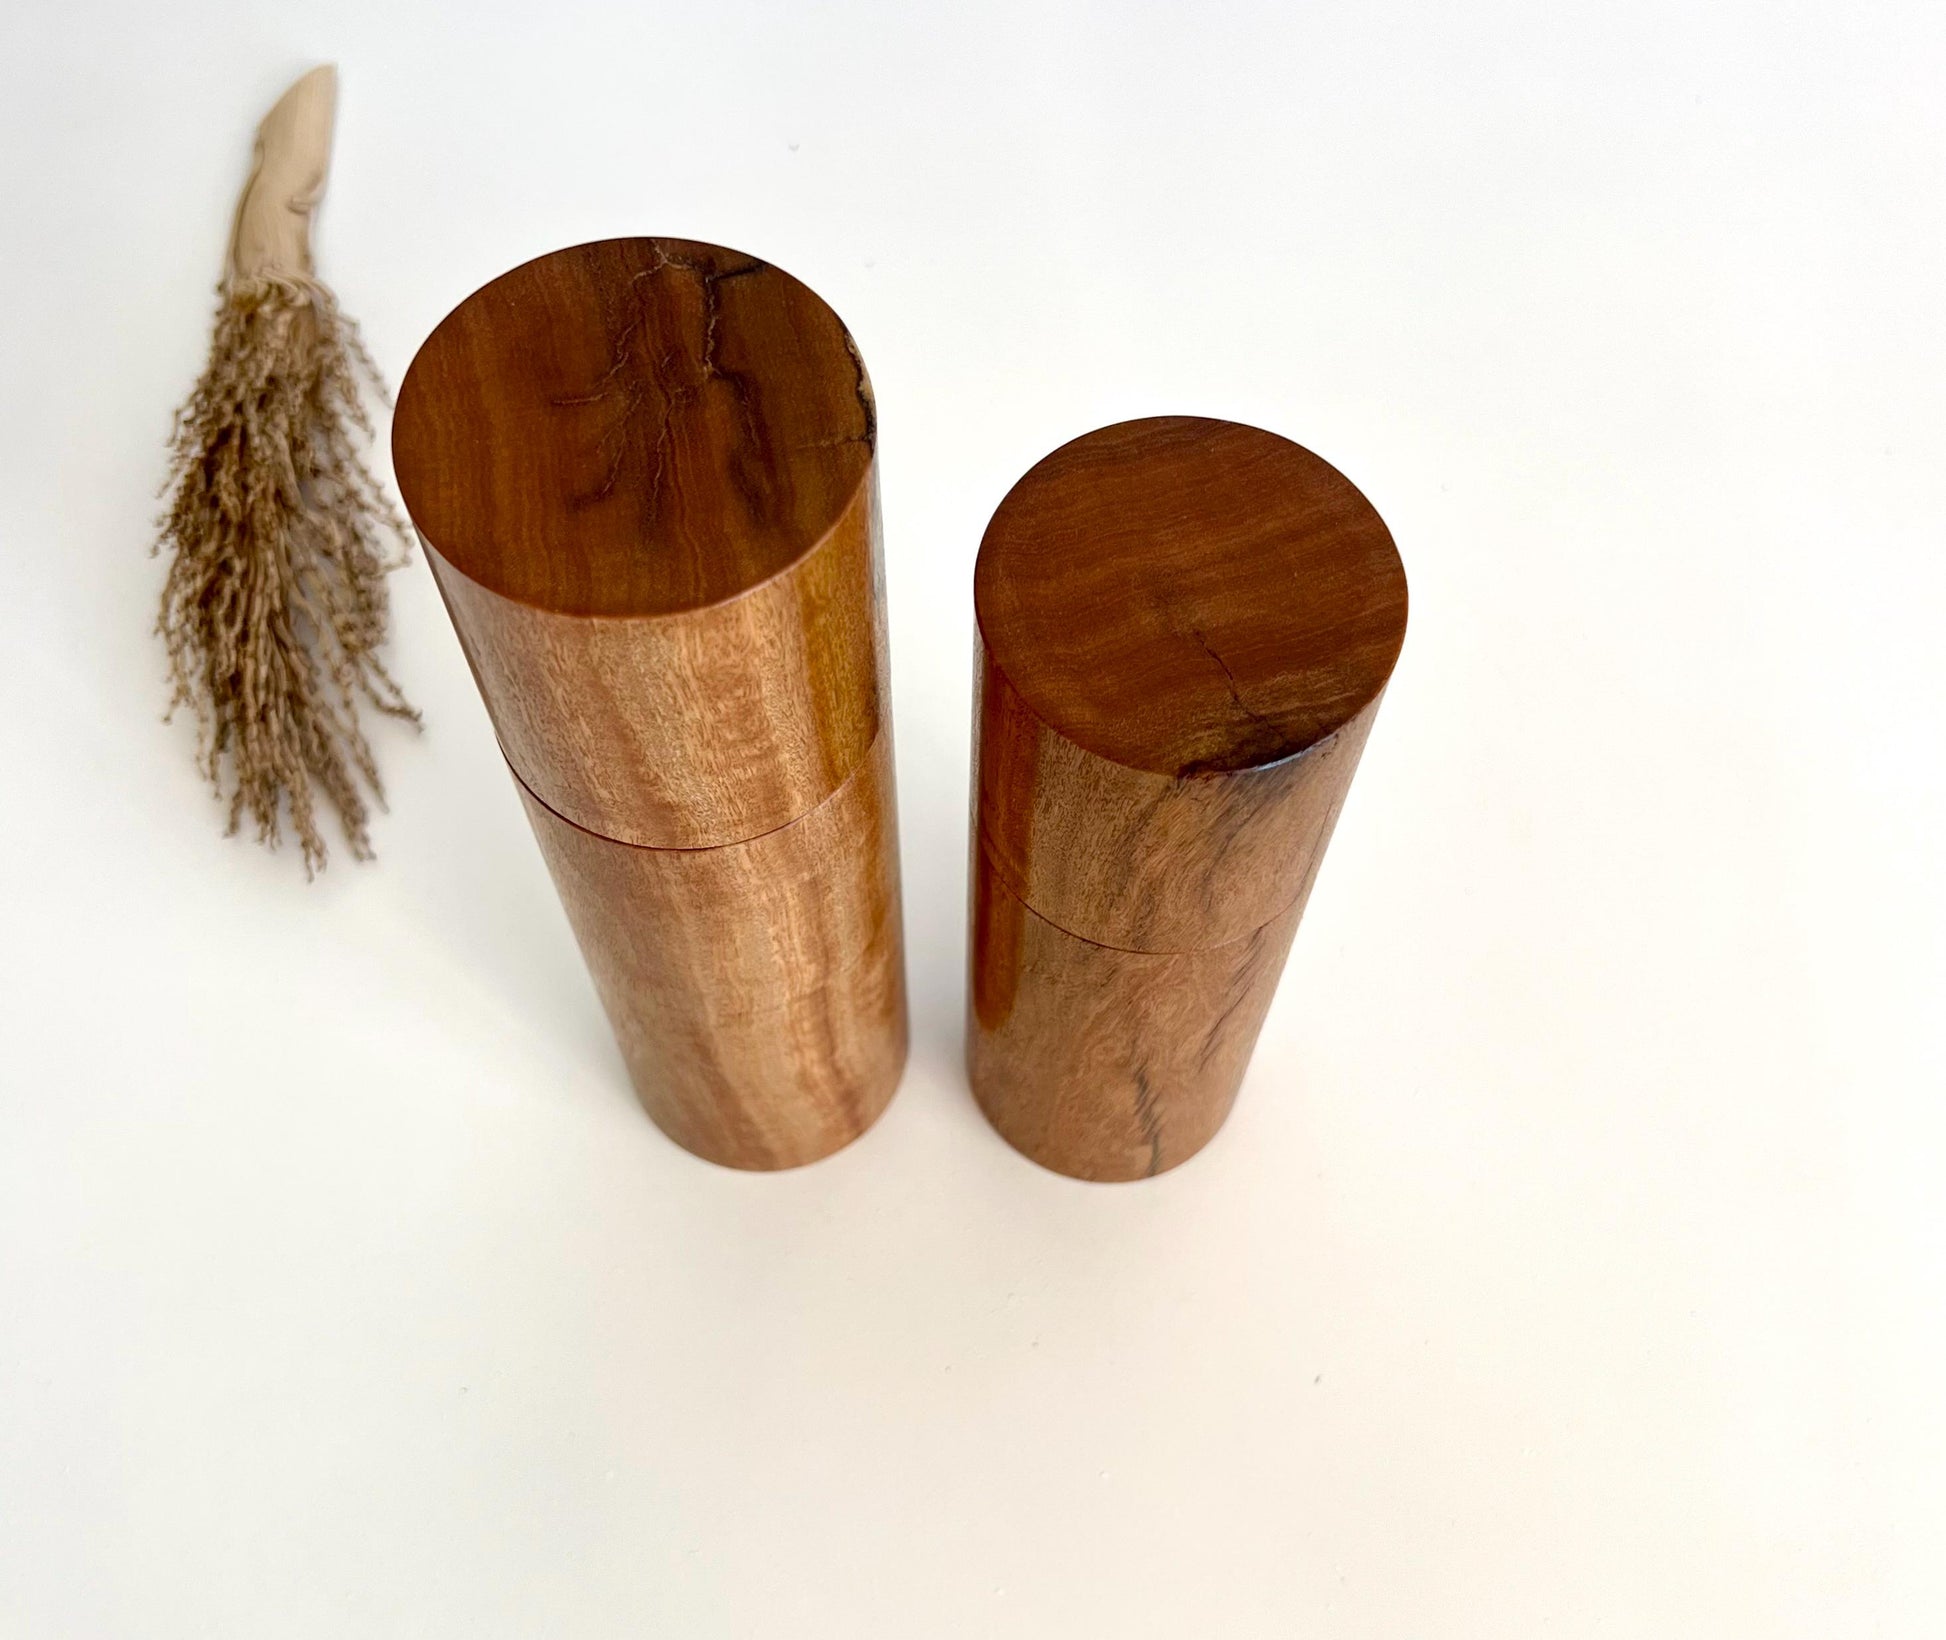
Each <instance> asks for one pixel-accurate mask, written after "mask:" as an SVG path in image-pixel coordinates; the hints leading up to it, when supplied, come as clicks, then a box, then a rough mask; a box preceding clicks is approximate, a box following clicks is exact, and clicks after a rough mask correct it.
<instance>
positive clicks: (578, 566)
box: [392, 239, 878, 616]
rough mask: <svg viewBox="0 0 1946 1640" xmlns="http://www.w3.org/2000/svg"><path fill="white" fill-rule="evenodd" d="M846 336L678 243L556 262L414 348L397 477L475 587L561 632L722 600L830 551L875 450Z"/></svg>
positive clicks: (575, 254)
mask: <svg viewBox="0 0 1946 1640" xmlns="http://www.w3.org/2000/svg"><path fill="white" fill-rule="evenodd" d="M877 432H878V428H877V417H876V413H875V411H874V409H873V404H872V389H871V382H870V380H869V379H868V378H867V376H866V374H865V366H864V362H863V361H862V360H861V359H860V358H859V356H858V350H857V348H856V347H855V346H854V345H853V343H852V340H851V337H850V336H849V335H848V334H847V333H846V331H845V327H844V325H843V324H842V323H840V322H839V319H838V316H837V315H836V314H835V313H833V312H832V311H831V309H830V308H828V307H826V306H825V305H824V303H823V302H822V301H820V300H819V299H818V297H817V296H816V295H815V294H814V293H813V292H812V291H811V290H809V289H808V288H807V287H806V286H804V285H801V284H799V283H798V281H797V280H795V279H793V278H792V277H791V276H790V275H789V274H787V273H784V272H782V271H781V270H779V269H777V268H773V267H771V266H769V265H768V264H767V263H764V262H759V261H757V260H756V259H755V258H753V257H749V256H745V255H743V254H741V253H740V252H737V251H727V250H722V249H719V248H718V247H717V246H714V245H700V244H693V243H691V242H689V241H686V240H681V239H608V240H601V241H598V242H596V243H594V244H589V245H577V246H575V247H573V248H572V249H570V250H564V251H556V252H554V253H553V254H552V255H549V256H543V257H540V258H538V259H536V260H535V261H532V262H528V263H525V264H524V265H522V266H521V267H518V268H515V269H514V270H513V271H512V272H511V273H507V274H503V275H501V277H500V278H498V279H496V280H494V281H493V283H491V284H490V285H486V286H484V287H483V288H482V289H480V290H477V291H475V292H474V293H473V294H472V295H471V296H469V297H468V298H467V299H466V300H465V301H464V302H462V303H460V305H459V306H458V307H457V308H455V309H454V310H453V311H452V312H451V313H449V314H448V315H447V316H446V318H445V319H444V320H442V321H441V322H440V325H439V328H438V329H436V330H435V331H434V332H433V333H432V335H431V336H430V337H429V338H428V339H427V341H426V344H425V346H423V347H422V348H420V350H419V353H418V356H417V357H416V358H415V359H414V360H413V361H412V367H411V368H410V369H409V370H408V371H407V372H406V377H405V382H404V385H403V386H402V387H401V388H400V391H399V405H398V414H397V416H396V417H395V418H394V421H393V428H392V459H393V465H394V467H395V469H396V471H397V473H398V481H399V490H400V493H401V494H402V495H403V496H404V497H405V504H406V509H407V511H409V512H410V513H411V515H412V519H413V522H414V523H415V524H416V525H417V526H418V527H419V530H420V533H421V534H422V535H424V536H425V538H426V540H427V541H429V542H430V543H431V544H432V546H433V547H434V548H435V549H436V550H437V551H438V553H439V554H440V556H441V557H443V558H444V559H446V561H447V562H448V563H450V564H452V565H453V567H454V568H456V569H458V570H459V571H460V572H461V573H462V574H464V575H466V576H468V577H470V578H471V579H472V580H475V581H477V582H479V583H480V584H481V585H483V586H486V587H488V588H490V589H491V590H493V591H495V592H498V593H500V594H502V595H503V596H505V597H508V598H513V599H517V600H519V601H521V602H523V603H529V604H534V605H538V606H540V607H542V608H544V609H548V610H553V611H556V612H559V613H562V614H568V615H637V616H640V615H671V614H680V613H682V612H684V611H687V610H694V609H700V608H703V607H705V606H707V605H710V604H715V603H720V602H722V601H723V600H725V599H728V598H734V597H735V596H736V595H737V594H738V593H741V592H746V591H748V590H749V589H750V588H752V587H754V586H756V585H758V584H759V583H760V582H762V581H765V580H767V579H769V578H770V577H771V576H773V575H775V574H777V573H778V572H779V571H780V570H783V569H785V568H787V567H788V566H789V565H791V564H792V563H794V562H796V560H797V559H799V558H801V557H802V556H803V555H804V554H805V553H806V552H808V551H809V550H810V549H811V548H812V547H814V546H815V545H817V543H818V542H819V541H820V540H822V539H823V538H824V536H825V535H826V534H827V533H828V531H829V530H830V528H831V526H832V524H833V523H834V522H836V520H837V519H838V517H839V515H840V514H841V513H842V512H843V511H844V509H845V507H846V505H847V503H849V502H850V501H851V499H852V498H853V496H854V495H855V494H856V493H857V489H858V486H859V484H860V483H861V482H863V481H864V477H865V474H866V470H867V468H868V467H869V466H870V463H871V458H872V452H873V449H874V447H875V445H876V443H877Z"/></svg>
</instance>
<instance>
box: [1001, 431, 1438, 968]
mask: <svg viewBox="0 0 1946 1640" xmlns="http://www.w3.org/2000/svg"><path fill="white" fill-rule="evenodd" d="M974 605H975V611H976V614H977V618H978V622H979V630H980V637H981V642H982V646H983V649H984V652H985V662H984V666H983V677H982V695H983V700H982V713H983V740H982V754H981V792H980V826H981V830H982V832H983V834H984V837H983V841H984V845H985V846H986V847H987V848H988V850H989V852H990V854H991V855H992V856H993V859H994V863H995V864H996V866H997V867H998V868H999V869H1000V871H1001V873H1002V875H1003V877H1005V878H1006V879H1007V880H1008V882H1009V885H1010V886H1011V887H1012V888H1013V889H1014V890H1015V892H1016V893H1018V894H1019V896H1020V897H1021V898H1022V899H1024V900H1025V901H1026V902H1027V903H1028V904H1029V905H1030V906H1032V907H1033V908H1034V909H1035V910H1036V911H1038V912H1040V913H1041V914H1043V915H1044V916H1046V917H1048V918H1049V919H1050V920H1052V921H1054V922H1056V923H1057V924H1059V925H1060V926H1062V927H1064V928H1066V929H1067V930H1068V931H1069V932H1070V933H1076V934H1079V935H1081V936H1082V937H1084V938H1088V939H1093V940H1096V941H1097V942H1099V943H1103V944H1110V945H1119V946H1124V947H1126V948H1130V949H1136V950H1186V949H1201V948H1204V947H1207V946H1211V945H1216V944H1220V943H1223V942H1225V941H1227V940H1229V939H1234V938H1238V937H1241V936H1242V935H1244V934H1247V933H1249V932H1251V931H1252V930H1254V929H1256V928H1258V927H1260V926H1262V925H1263V924H1264V923H1265V922H1268V921H1269V920H1270V919H1271V918H1273V917H1275V916H1277V915H1278V914H1279V913H1280V912H1282V911H1283V910H1285V909H1286V908H1288V906H1289V905H1290V904H1291V903H1293V901H1294V900H1295V899H1296V898H1297V897H1298V896H1299V895H1300V894H1301V893H1302V892H1303V890H1304V888H1305V887H1306V886H1307V885H1306V884H1305V883H1304V881H1303V880H1302V878H1301V875H1300V874H1296V873H1294V871H1293V870H1292V869H1291V867H1292V865H1293V863H1294V862H1298V861H1301V860H1303V859H1304V858H1307V854H1306V849H1305V845H1306V844H1309V843H1312V842H1315V840H1316V838H1317V834H1318V831H1319V828H1320V826H1324V827H1327V828H1328V825H1329V822H1330V819H1331V818H1332V817H1333V816H1334V815H1335V801H1334V799H1333V792H1332V788H1333V786H1334V782H1333V781H1331V780H1328V779H1320V778H1318V775H1319V773H1320V765H1322V764H1324V763H1328V762H1329V761H1331V759H1332V757H1333V755H1334V754H1336V755H1349V756H1351V757H1353V758H1355V757H1356V755H1357V746H1356V745H1348V746H1341V745H1339V744H1338V743H1340V742H1344V741H1346V740H1347V739H1348V738H1355V739H1356V740H1358V741H1360V742H1362V738H1363V732H1364V728H1365V726H1366V725H1367V723H1368V722H1369V717H1370V712H1371V709H1372V708H1373V707H1374V706H1375V704H1376V702H1377V700H1378V698H1379V696H1380V694H1381V693H1382V691H1383V690H1384V688H1385V684H1386V680H1387V679H1388V678H1389V677H1390V676H1391V672H1392V668H1393V665H1394V663H1395V662H1396V661H1397V659H1398V655H1399V650H1400V647H1401V645H1402V643H1403V641H1404V637H1405V624H1406V583H1405V572H1404V568H1403V566H1402V565H1401V564H1400V562H1399V555H1398V552H1397V550H1396V549H1395V547H1394V546H1393V543H1392V537H1391V534H1390V532H1389V531H1388V530H1387V529H1386V527H1385V524H1384V522H1383V520H1382V519H1380V517H1379V515H1378V514H1377V512H1375V511H1374V510H1373V508H1372V506H1371V504H1370V503H1369V502H1368V501H1367V500H1366V499H1365V497H1364V496H1363V495H1361V494H1360V493H1359V492H1358V490H1357V489H1356V488H1355V487H1354V486H1353V485H1352V484H1351V482H1350V481H1349V480H1348V479H1346V478H1345V477H1344V476H1343V475H1342V474H1341V473H1339V472H1338V471H1337V470H1336V469H1335V468H1334V467H1332V466H1331V465H1330V464H1329V463H1327V462H1325V461H1323V460H1322V459H1320V458H1319V457H1318V456H1315V455H1313V454H1312V453H1311V452H1310V451H1308V450H1306V449H1304V448H1302V447H1301V446H1299V445H1296V444H1293V443H1292V442H1290V441H1289V440H1288V439H1284V438H1279V437H1278V436H1276V435H1275V434H1273V433H1267V432H1263V431H1261V430H1260V429H1257V428H1254V427H1244V426H1240V425H1237V424H1235V423H1232V422H1224V421H1211V420H1205V419H1202V418H1199V417H1191V416H1167V417H1156V418H1153V419H1150V420H1144V421H1131V422H1124V423H1121V424H1120V425H1117V426H1113V427H1107V428H1103V429H1101V430H1099V431H1097V432H1093V433H1089V434H1087V435H1085V436H1084V437H1081V438H1078V439H1076V440H1074V441H1073V442H1072V443H1070V444H1066V445H1063V446H1062V447H1061V448H1060V449H1058V450H1056V451H1055V452H1054V453H1053V454H1052V455H1050V456H1048V457H1047V458H1046V459H1045V460H1043V461H1041V462H1040V463H1039V464H1038V465H1036V466H1035V467H1034V468H1033V469H1032V470H1031V471H1029V472H1028V473H1027V475H1026V476H1025V477H1024V478H1022V479H1021V480H1020V482H1019V483H1018V484H1016V485H1015V486H1014V488H1013V490H1012V491H1011V492H1010V493H1009V494H1008V496H1007V497H1006V499H1005V500H1004V501H1003V502H1002V503H1001V505H1000V508H999V510H998V511H997V512H996V513H995V514H994V517H993V520H992V522H991V524H990V525H989V526H988V529H987V532H986V536H985V539H984V540H983V541H982V543H981V546H980V554H979V561H978V565H977V567H976V569H975V571H974ZM1348 730H1349V731H1351V735H1350V736H1349V737H1348V736H1347V734H1346V731H1348ZM1335 787H1336V794H1337V795H1341V794H1342V782H1341V781H1340V782H1336V783H1335Z"/></svg>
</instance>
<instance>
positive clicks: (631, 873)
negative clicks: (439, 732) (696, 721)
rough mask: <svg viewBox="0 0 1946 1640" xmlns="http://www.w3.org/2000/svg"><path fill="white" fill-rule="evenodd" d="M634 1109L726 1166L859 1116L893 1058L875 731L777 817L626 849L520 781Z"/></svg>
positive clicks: (849, 1130) (844, 1126)
mask: <svg viewBox="0 0 1946 1640" xmlns="http://www.w3.org/2000/svg"><path fill="white" fill-rule="evenodd" d="M521 796H522V799H523V801H524V802H525V803H526V806H527V818H528V820H529V821H530V822H531V823H532V825H533V828H534V835H535V837H536V838H537V839H538V840H539V842H540V846H541V853H542V854H543V855H545V856H546V858H547V864H548V869H549V870H550V871H551V872H552V873H553V874H554V883H555V887H556V888H558V889H559V890H560V894H561V900H562V903H563V904H564V905H565V906H566V907H567V912H568V920H569V922H570V923H571V924H572V925H573V927H574V932H575V937H576V939H577V940H579V942H580V944H581V950H582V954H583V955H584V956H585V957H586V958H587V961H588V968H589V971H590V972H591V973H592V974H593V975H594V980H595V989H596V990H597V991H598V992H599V993H600V995H601V1000H602V1006H603V1007H604V1008H605V1009H606V1010H607V1012H608V1017H609V1021H610V1023H611V1024H612V1025H613V1026H614V1028H615V1036H616V1040H617V1041H618V1042H619V1043H620V1044H621V1049H622V1056H623V1058H624V1059H625V1060H626V1061H627V1062H628V1067H629V1072H630V1075H631V1077H632V1078H633V1080H634V1083H635V1087H636V1091H637V1093H638V1094H639V1095H640V1096H641V1100H642V1103H643V1105H644V1107H645V1108H646V1109H647V1110H648V1113H649V1115H650V1116H651V1117H653V1118H654V1119H655V1122H656V1125H657V1126H658V1127H660V1128H661V1129H662V1130H663V1131H664V1132H665V1133H667V1134H668V1135H669V1137H670V1138H672V1139H674V1140H675V1141H676V1142H677V1143H678V1144H680V1145H682V1146H684V1147H685V1148H686V1149H689V1150H693V1151H694V1152H695V1153H696V1154H697V1155H699V1156H705V1157H708V1158H709V1160H711V1161H713V1162H721V1163H724V1164H725V1165H727V1166H730V1167H742V1168H779V1167H795V1166H797V1165H799V1164H800V1163H803V1162H811V1161H816V1160H817V1159H818V1158H819V1157H820V1156H824V1155H827V1154H828V1153H829V1152H831V1151H833V1150H836V1149H838V1148H839V1147H840V1146H842V1145H844V1144H846V1143H847V1142H849V1141H850V1140H851V1139H853V1138H855V1137H856V1136H857V1135H858V1134H860V1133H862V1132H863V1131H864V1130H865V1129H866V1128H867V1127H869V1126H870V1125H871V1124H872V1122H873V1121H874V1120H876V1119H877V1117H878V1114H879V1112H880V1111H882V1110H883V1109H884V1108H885V1105H886V1102H887V1101H888V1100H889V1099H890V1098H891V1097H892V1092H893V1089H894V1088H895V1087H896V1086H897V1085H898V1080H899V1073H900V1070H901V1069H902V1067H903V1065H904V1063H905V1051H906V1019H905V991H904V977H903V970H902V957H901V951H900V940H899V878H898V836H897V822H896V819H895V817H894V808H893V801H892V745H891V737H890V735H889V734H888V735H885V736H881V737H880V740H879V743H878V746H877V747H876V749H875V750H874V751H873V753H872V754H871V755H870V756H869V757H867V758H866V760H865V761H864V762H863V763H862V764H860V765H859V767H858V768H857V770H856V771H854V773H853V774H852V777H851V778H850V779H849V780H848V781H846V782H845V784H844V785H843V786H841V787H840V788H839V789H838V791H837V792H835V793H834V794H833V795H832V796H831V797H829V798H827V799H826V800H825V801H824V802H823V803H821V804H819V805H818V807H817V808H815V809H813V810H812V811H811V812H810V813H809V814H807V815H805V816H803V817H802V818H801V819H799V820H795V821H793V822H792V823H791V824H790V825H788V826H781V827H779V828H778V829H777V830H776V831H771V832H766V833H764V834H763V835H762V836H761V837H754V838H752V839H750V841H748V842H745V843H731V844H726V845H725V846H723V847H721V848H706V849H664V848H640V847H637V846H634V845H632V844H628V843H619V842H616V841H614V840H613V839H611V838H607V837H599V836H596V835H595V834H594V833H592V832H589V831H585V830H583V829H582V828H581V827H579V826H576V825H574V824H572V823H571V822H569V821H567V820H564V819H563V818H562V817H561V816H560V815H558V814H556V813H555V812H554V811H553V810H552V809H551V808H549V807H548V806H547V805H546V804H544V803H542V802H541V801H540V800H539V799H538V798H537V797H535V796H534V794H533V793H532V792H531V791H529V790H528V789H527V788H526V787H525V786H524V785H523V786H522V787H521Z"/></svg>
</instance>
